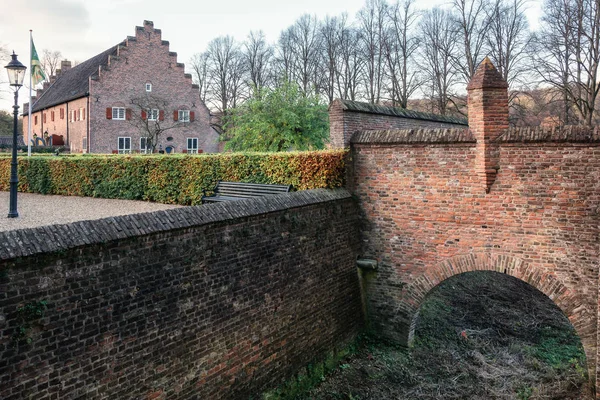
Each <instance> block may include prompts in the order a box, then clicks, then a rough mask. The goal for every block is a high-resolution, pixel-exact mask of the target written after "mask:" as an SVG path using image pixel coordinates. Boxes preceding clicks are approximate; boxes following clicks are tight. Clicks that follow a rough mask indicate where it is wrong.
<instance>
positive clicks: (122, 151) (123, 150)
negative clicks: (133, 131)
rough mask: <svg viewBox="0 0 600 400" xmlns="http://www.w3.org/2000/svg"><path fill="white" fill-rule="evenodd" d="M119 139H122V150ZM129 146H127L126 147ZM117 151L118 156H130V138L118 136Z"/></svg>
mask: <svg viewBox="0 0 600 400" xmlns="http://www.w3.org/2000/svg"><path fill="white" fill-rule="evenodd" d="M121 139H123V148H121ZM127 144H129V146H127ZM117 150H118V152H119V154H131V137H130V136H119V137H118V138H117Z"/></svg>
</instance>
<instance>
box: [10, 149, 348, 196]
mask: <svg viewBox="0 0 600 400" xmlns="http://www.w3.org/2000/svg"><path fill="white" fill-rule="evenodd" d="M345 155H346V152H345V151H343V150H326V151H310V152H292V153H247V154H246V153H231V154H209V155H198V156H185V155H168V156H166V155H151V156H149V155H141V156H136V155H132V156H124V155H114V156H111V155H104V156H88V155H85V156H76V157H72V156H71V157H41V156H31V157H19V191H22V192H30V193H42V194H59V195H69V196H89V197H102V198H111V199H129V200H149V201H155V202H159V203H167V204H183V205H194V204H200V202H201V198H202V194H203V190H205V191H206V192H207V193H210V192H211V190H212V189H213V188H214V187H215V185H216V184H217V182H218V181H219V180H223V181H239V182H254V183H277V184H286V185H292V186H293V187H294V189H295V190H305V189H315V188H334V187H340V186H343V185H344V178H345ZM9 177H10V159H8V158H2V159H0V190H5V191H6V190H8V189H9Z"/></svg>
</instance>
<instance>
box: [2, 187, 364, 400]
mask: <svg viewBox="0 0 600 400" xmlns="http://www.w3.org/2000/svg"><path fill="white" fill-rule="evenodd" d="M234 203H235V204H234ZM357 223H358V214H357V208H356V204H355V202H354V201H353V199H352V198H351V197H350V194H349V193H348V192H346V191H343V190H340V191H336V192H332V191H325V190H316V191H304V192H296V193H290V194H285V195H280V196H276V198H273V199H267V198H262V199H253V200H245V201H239V202H230V203H228V204H217V205H209V206H203V207H187V208H181V209H174V210H168V211H160V212H155V213H147V214H138V215H135V216H125V217H115V218H110V219H105V220H97V221H83V222H78V223H74V224H69V225H61V226H53V227H51V228H47V229H44V228H37V229H28V230H22V231H12V232H0V239H1V240H2V243H4V246H3V249H4V250H3V251H2V252H0V398H2V399H3V400H17V399H19V400H20V399H26V398H32V399H36V400H44V399H57V398H60V399H74V398H85V399H149V398H160V399H165V398H168V399H222V400H227V399H231V400H237V399H248V398H250V397H255V396H258V395H259V394H260V393H261V392H262V391H264V390H267V389H272V388H275V387H277V386H278V385H280V384H281V383H282V382H283V381H284V380H285V379H287V378H290V377H291V376H292V375H293V374H295V373H296V372H298V371H300V370H301V369H302V368H304V367H306V366H307V365H308V364H309V363H311V362H314V361H320V360H319V359H321V360H322V359H323V358H325V357H326V355H327V354H328V353H329V352H331V351H334V350H335V349H336V348H337V349H339V347H337V346H340V347H343V346H346V345H347V344H348V342H349V341H351V340H352V339H353V338H354V337H355V335H356V334H357V333H358V331H359V329H360V327H361V325H362V313H361V300H360V297H361V296H360V290H359V286H358V276H357V274H356V267H355V260H356V256H357V253H358V246H359V239H358V229H357V228H358V227H357ZM40 301H46V302H47V306H48V308H47V310H46V312H45V315H44V317H43V318H39V319H35V320H34V321H24V320H22V319H21V318H20V317H19V312H18V308H19V307H23V306H25V305H28V304H29V305H34V306H35V305H36V304H39V303H38V302H40ZM26 326H27V331H26V336H25V337H28V338H29V339H30V343H27V340H25V337H23V339H24V340H22V341H21V342H18V341H16V340H15V339H14V335H15V334H16V333H17V332H19V329H20V328H21V327H26Z"/></svg>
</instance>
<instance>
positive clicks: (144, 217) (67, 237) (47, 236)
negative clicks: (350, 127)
mask: <svg viewBox="0 0 600 400" xmlns="http://www.w3.org/2000/svg"><path fill="white" fill-rule="evenodd" d="M347 198H351V195H350V193H349V192H348V191H347V190H346V189H313V190H304V191H299V192H292V193H286V194H280V195H274V196H268V197H259V198H253V199H246V200H239V201H231V202H223V203H216V204H210V205H202V206H191V207H182V208H176V209H171V210H162V211H154V212H148V213H141V214H130V215H124V216H116V217H109V218H103V219H97V220H90V221H78V222H73V223H70V224H64V225H47V226H40V227H36V228H27V229H19V230H13V231H5V232H0V243H3V245H2V246H0V260H10V259H14V258H17V257H26V256H32V255H35V254H41V253H52V252H60V251H66V250H68V249H73V248H77V247H80V246H87V245H93V244H101V243H107V242H110V241H114V240H121V239H127V238H130V237H134V236H143V235H149V234H154V233H160V232H166V231H171V230H176V229H185V228H190V227H194V226H202V225H206V224H210V223H214V222H219V221H226V220H231V219H237V218H244V217H250V216H253V215H260V214H267V213H271V212H277V211H283V210H286V209H290V208H297V207H304V206H308V205H311V204H318V203H324V202H330V201H336V200H341V199H347Z"/></svg>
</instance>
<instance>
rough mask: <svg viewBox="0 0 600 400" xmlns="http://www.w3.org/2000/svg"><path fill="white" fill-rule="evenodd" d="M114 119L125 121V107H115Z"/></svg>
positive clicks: (113, 110) (113, 111)
mask: <svg viewBox="0 0 600 400" xmlns="http://www.w3.org/2000/svg"><path fill="white" fill-rule="evenodd" d="M112 119H114V120H116V121H125V107H113V108H112Z"/></svg>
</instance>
